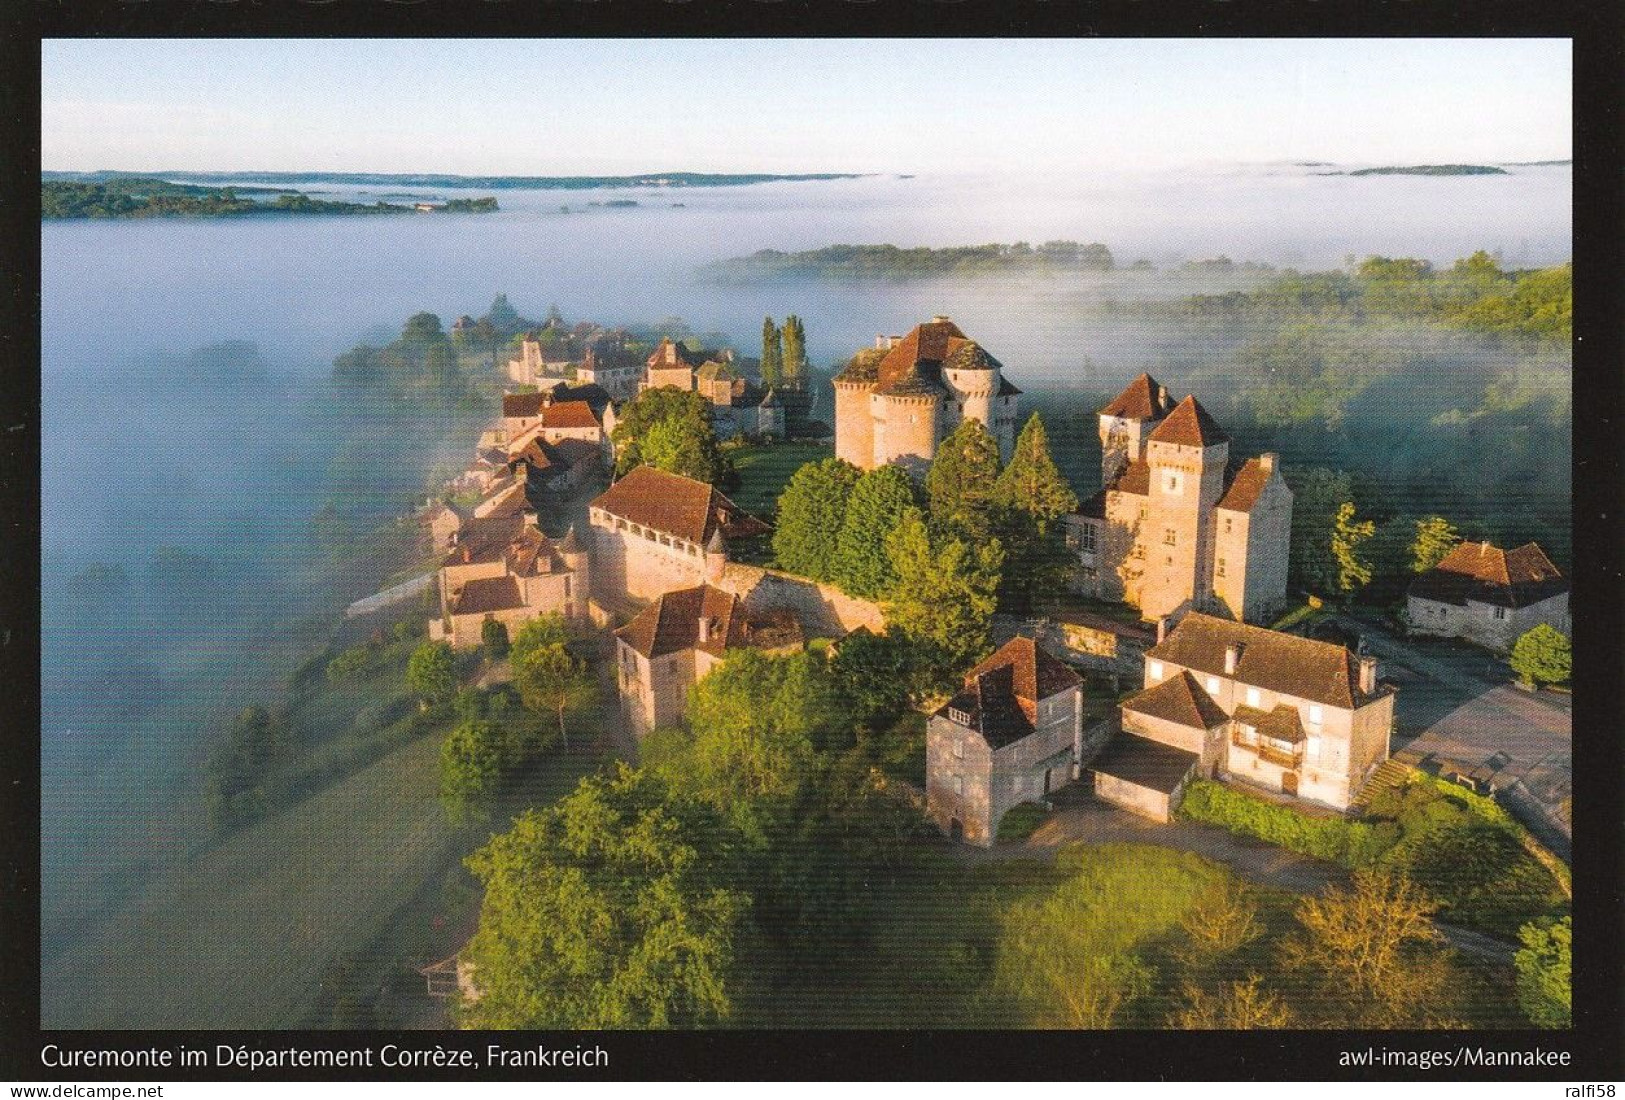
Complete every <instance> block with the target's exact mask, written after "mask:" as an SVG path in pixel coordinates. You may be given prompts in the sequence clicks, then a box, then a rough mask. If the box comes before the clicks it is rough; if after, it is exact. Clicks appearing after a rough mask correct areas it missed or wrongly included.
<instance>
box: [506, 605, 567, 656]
mask: <svg viewBox="0 0 1625 1100" xmlns="http://www.w3.org/2000/svg"><path fill="white" fill-rule="evenodd" d="M569 642H570V625H569V624H568V623H566V622H565V621H564V616H563V615H560V614H559V613H558V612H557V611H555V612H552V613H551V614H547V615H538V616H537V617H536V618H534V619H532V620H530V622H528V623H526V624H525V625H524V626H522V627H520V628H519V633H518V634H516V635H514V637H513V642H512V644H511V645H510V647H509V650H510V653H511V654H512V656H513V659H514V660H515V661H522V660H524V659H525V657H526V655H527V654H530V653H533V652H535V651H536V650H539V649H544V648H546V647H547V646H550V645H568V644H569Z"/></svg>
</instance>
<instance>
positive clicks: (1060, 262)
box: [706, 241, 1116, 280]
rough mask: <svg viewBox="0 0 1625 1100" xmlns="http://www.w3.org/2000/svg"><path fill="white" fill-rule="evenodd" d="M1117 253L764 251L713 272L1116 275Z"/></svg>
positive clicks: (985, 248) (735, 275)
mask: <svg viewBox="0 0 1625 1100" xmlns="http://www.w3.org/2000/svg"><path fill="white" fill-rule="evenodd" d="M1115 266H1116V261H1115V260H1114V259H1113V258H1112V252H1111V249H1109V248H1107V247H1106V246H1105V245H1103V244H1100V243H1098V242H1097V243H1094V244H1083V245H1080V244H1079V243H1078V242H1076V241H1048V242H1046V243H1044V244H1041V245H1037V246H1034V245H1031V244H1028V243H1027V242H1025V241H1017V242H1016V243H1015V244H984V245H969V246H959V247H950V248H899V247H897V246H896V245H893V244H837V245H830V246H829V247H827V248H819V249H815V250H812V251H809V252H780V251H777V250H775V249H770V248H769V249H762V250H761V251H759V252H754V253H752V254H751V255H749V256H740V257H736V258H734V259H731V260H724V261H722V262H720V263H717V264H713V265H711V266H710V267H709V268H707V269H706V270H707V273H708V274H709V275H711V276H712V277H715V278H720V279H724V280H726V279H762V278H810V277H817V278H842V279H853V278H857V279H867V278H890V279H922V278H942V277H944V276H955V275H980V274H1013V273H1018V272H1042V271H1111V270H1112V269H1113V268H1114V267H1115Z"/></svg>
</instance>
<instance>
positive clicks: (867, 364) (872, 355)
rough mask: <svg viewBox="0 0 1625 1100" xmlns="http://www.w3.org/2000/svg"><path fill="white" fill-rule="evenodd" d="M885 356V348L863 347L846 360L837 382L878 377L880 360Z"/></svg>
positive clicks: (836, 378)
mask: <svg viewBox="0 0 1625 1100" xmlns="http://www.w3.org/2000/svg"><path fill="white" fill-rule="evenodd" d="M885 357H886V349H885V348H863V349H861V350H860V351H858V352H857V354H855V355H853V356H852V358H851V359H849V360H848V361H847V364H846V366H845V367H844V368H843V369H842V370H841V373H839V374H837V375H836V376H835V381H837V382H874V381H877V380H878V379H879V378H880V361H881V360H882V359H884V358H885Z"/></svg>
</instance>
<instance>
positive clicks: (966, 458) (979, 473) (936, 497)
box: [925, 417, 999, 542]
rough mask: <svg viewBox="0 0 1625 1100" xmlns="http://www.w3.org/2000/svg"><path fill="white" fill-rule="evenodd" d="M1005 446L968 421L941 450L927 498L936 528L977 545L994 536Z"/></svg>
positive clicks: (929, 480)
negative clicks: (997, 496)
mask: <svg viewBox="0 0 1625 1100" xmlns="http://www.w3.org/2000/svg"><path fill="white" fill-rule="evenodd" d="M998 480H999V445H998V443H997V442H996V441H995V440H994V439H993V437H992V436H991V435H989V434H988V431H987V428H985V427H983V426H982V422H981V421H980V420H975V419H973V418H970V417H966V418H965V419H964V420H962V421H960V422H959V426H958V427H957V428H955V429H954V430H953V431H952V432H950V433H949V434H948V438H946V439H944V440H943V441H942V442H941V443H939V444H938V445H937V454H936V457H935V458H933V459H932V460H931V470H930V472H929V473H927V474H926V476H925V494H926V498H927V500H929V501H930V505H931V527H932V529H933V530H936V531H942V532H947V533H950V534H953V535H955V536H958V537H960V538H966V539H970V540H971V541H972V542H982V541H984V540H986V539H987V538H989V537H990V536H991V535H992V533H993V528H994V523H995V520H996V518H997V517H996V514H995V513H996V512H997V510H998V509H997V499H996V496H995V493H996V490H997V487H998Z"/></svg>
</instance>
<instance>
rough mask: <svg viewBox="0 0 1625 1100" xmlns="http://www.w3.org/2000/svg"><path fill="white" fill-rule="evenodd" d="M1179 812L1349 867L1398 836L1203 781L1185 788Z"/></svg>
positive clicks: (1385, 826) (1372, 858)
mask: <svg viewBox="0 0 1625 1100" xmlns="http://www.w3.org/2000/svg"><path fill="white" fill-rule="evenodd" d="M1179 812H1180V814H1181V815H1183V816H1185V817H1188V818H1190V819H1191V820H1193V821H1201V822H1205V823H1206V824H1209V825H1218V826H1220V827H1222V828H1225V829H1229V830H1230V831H1231V832H1233V833H1241V834H1244V835H1246V836H1252V837H1257V838H1258V839H1259V840H1263V841H1267V842H1269V843H1270V844H1275V845H1278V846H1279V847H1282V848H1287V849H1290V850H1291V851H1294V852H1300V853H1302V854H1303V855H1306V856H1314V857H1315V858H1316V859H1324V860H1328V861H1330V862H1332V863H1337V864H1340V865H1342V866H1344V867H1348V868H1357V867H1369V866H1371V865H1372V864H1373V863H1375V862H1376V861H1377V860H1379V859H1381V858H1382V856H1383V854H1384V853H1386V852H1387V851H1388V850H1389V849H1390V848H1392V847H1393V846H1394V844H1395V843H1396V842H1397V841H1398V840H1399V836H1400V832H1399V828H1398V827H1397V826H1395V825H1392V824H1391V823H1381V824H1371V823H1369V822H1364V821H1348V820H1346V819H1344V818H1340V817H1324V818H1322V817H1310V816H1308V815H1307V814H1304V813H1301V812H1299V811H1298V810H1295V809H1293V808H1291V807H1290V806H1278V805H1276V804H1275V803H1273V802H1265V801H1264V800H1263V799H1260V798H1254V797H1252V796H1251V795H1248V794H1243V793H1242V792H1240V791H1235V790H1231V789H1230V788H1229V787H1225V786H1223V785H1222V784H1219V783H1215V782H1213V781H1212V780H1207V779H1199V780H1197V781H1196V782H1194V783H1192V784H1191V785H1190V786H1189V787H1187V788H1186V790H1185V799H1184V801H1183V802H1182V803H1181V804H1180V810H1179Z"/></svg>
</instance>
